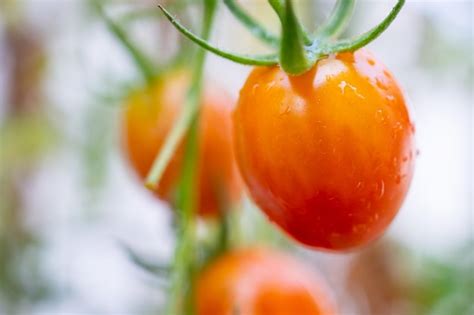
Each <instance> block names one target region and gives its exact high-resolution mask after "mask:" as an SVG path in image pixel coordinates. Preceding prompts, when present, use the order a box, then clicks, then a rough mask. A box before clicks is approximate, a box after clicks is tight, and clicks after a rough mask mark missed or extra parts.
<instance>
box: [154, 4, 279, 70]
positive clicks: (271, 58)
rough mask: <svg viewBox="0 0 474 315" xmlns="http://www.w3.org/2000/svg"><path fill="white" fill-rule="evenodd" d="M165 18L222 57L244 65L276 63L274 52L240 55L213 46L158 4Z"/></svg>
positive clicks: (199, 43) (198, 43) (203, 46)
mask: <svg viewBox="0 0 474 315" xmlns="http://www.w3.org/2000/svg"><path fill="white" fill-rule="evenodd" d="M158 7H159V8H160V9H161V11H162V12H163V14H164V15H165V16H166V18H167V19H168V20H169V21H170V22H171V24H173V26H174V27H175V28H176V29H177V30H178V31H179V32H180V33H181V34H183V35H184V36H186V37H187V38H189V39H190V40H192V41H193V42H194V43H196V44H197V45H199V46H201V47H202V48H204V49H206V50H208V51H210V52H212V53H214V54H216V55H218V56H221V57H223V58H226V59H229V60H232V61H235V62H237V63H240V64H244V65H255V66H273V65H275V64H277V63H278V57H277V55H276V54H268V55H242V54H236V53H230V52H228V51H225V50H222V49H220V48H217V47H215V46H213V45H212V44H211V43H209V42H208V41H207V39H204V38H202V37H199V36H197V35H195V34H193V33H192V32H191V31H190V30H188V29H187V28H186V27H184V25H182V24H181V23H180V22H179V21H178V20H177V19H176V18H175V17H174V16H173V15H172V14H171V13H170V12H169V11H168V10H166V9H165V8H164V7H162V6H158Z"/></svg>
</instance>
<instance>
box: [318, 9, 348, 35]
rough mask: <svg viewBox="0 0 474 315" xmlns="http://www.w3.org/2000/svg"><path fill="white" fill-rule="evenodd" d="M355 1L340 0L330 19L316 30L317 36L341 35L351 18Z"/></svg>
mask: <svg viewBox="0 0 474 315" xmlns="http://www.w3.org/2000/svg"><path fill="white" fill-rule="evenodd" d="M354 3H355V1H354V0H338V1H337V3H336V6H335V7H334V10H333V11H332V13H331V15H330V17H329V20H328V21H327V22H326V23H325V24H324V26H322V27H321V29H319V30H318V31H317V32H316V36H317V37H325V38H336V37H337V36H339V35H340V34H341V33H342V32H343V31H344V30H345V28H346V27H347V24H348V23H349V20H350V19H351V16H352V13H353V11H354Z"/></svg>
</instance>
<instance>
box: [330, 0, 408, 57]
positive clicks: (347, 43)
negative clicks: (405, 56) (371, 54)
mask: <svg viewBox="0 0 474 315" xmlns="http://www.w3.org/2000/svg"><path fill="white" fill-rule="evenodd" d="M404 4H405V0H398V2H397V4H396V5H395V6H394V7H393V8H392V10H391V11H390V13H389V14H388V15H387V17H385V19H383V20H382V22H380V23H379V24H378V25H377V26H375V27H374V28H372V29H371V30H370V31H368V32H366V33H364V34H362V35H360V36H358V37H356V38H352V39H344V40H339V41H337V42H336V43H335V44H332V45H328V46H326V47H323V48H322V49H321V52H322V54H324V55H328V54H332V53H336V52H344V51H354V50H357V49H359V48H361V47H364V46H365V45H367V44H369V43H370V42H372V41H374V40H375V39H376V38H377V37H379V36H380V35H381V34H382V33H383V32H384V31H385V30H386V29H387V28H388V27H389V26H390V24H391V23H392V22H393V21H394V20H395V18H396V17H397V15H398V13H399V12H400V10H401V9H402V7H403V5H404Z"/></svg>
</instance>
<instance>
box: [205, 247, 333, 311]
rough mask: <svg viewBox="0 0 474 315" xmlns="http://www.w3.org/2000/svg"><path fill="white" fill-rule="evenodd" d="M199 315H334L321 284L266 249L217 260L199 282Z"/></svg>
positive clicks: (291, 261) (297, 265)
mask: <svg viewBox="0 0 474 315" xmlns="http://www.w3.org/2000/svg"><path fill="white" fill-rule="evenodd" d="M196 307H197V315H234V314H242V315H295V314H301V315H326V314H335V309H334V307H333V305H332V301H331V300H330V298H329V296H328V295H327V291H326V290H324V289H323V286H322V283H321V280H320V279H319V278H317V277H316V275H315V274H313V273H312V272H311V271H310V270H309V269H307V268H306V266H305V265H302V264H300V263H299V262H298V261H295V260H294V259H292V258H291V257H289V256H286V255H284V254H281V253H278V252H274V251H271V250H268V249H263V248H251V249H240V250H235V251H233V252H230V253H227V254H226V255H224V256H222V257H220V258H218V259H217V261H215V262H213V263H212V264H211V265H209V266H208V267H207V268H205V269H204V271H203V273H202V274H201V275H200V276H199V278H198V280H197V285H196Z"/></svg>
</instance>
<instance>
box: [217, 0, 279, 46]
mask: <svg viewBox="0 0 474 315" xmlns="http://www.w3.org/2000/svg"><path fill="white" fill-rule="evenodd" d="M224 3H225V5H226V6H227V8H228V9H229V10H230V11H231V12H232V14H233V15H234V16H235V17H236V18H237V19H238V20H239V21H240V22H241V23H242V24H243V25H245V26H246V27H247V29H248V30H249V31H250V32H251V33H252V34H253V35H255V36H256V37H257V38H260V39H261V40H262V41H263V42H265V43H266V44H269V45H270V46H272V47H278V44H279V42H280V39H279V38H278V37H277V36H276V35H274V34H272V33H270V32H269V31H267V30H266V29H265V28H263V26H261V25H260V23H258V22H257V21H256V20H255V19H254V18H252V17H251V16H250V15H248V14H247V13H246V12H245V11H244V10H243V9H242V7H240V6H239V4H238V3H237V2H236V1H235V0H224Z"/></svg>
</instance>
